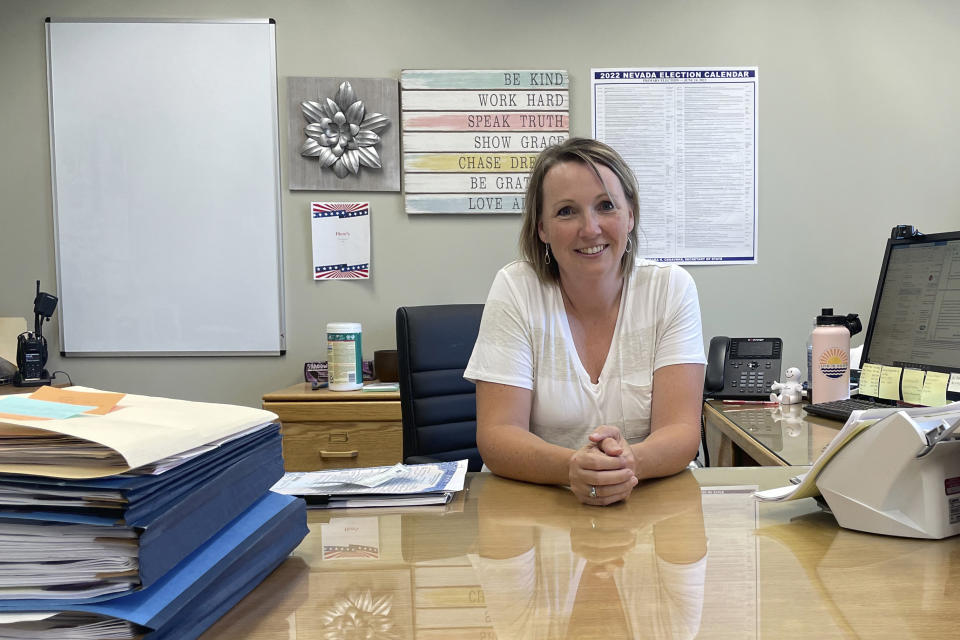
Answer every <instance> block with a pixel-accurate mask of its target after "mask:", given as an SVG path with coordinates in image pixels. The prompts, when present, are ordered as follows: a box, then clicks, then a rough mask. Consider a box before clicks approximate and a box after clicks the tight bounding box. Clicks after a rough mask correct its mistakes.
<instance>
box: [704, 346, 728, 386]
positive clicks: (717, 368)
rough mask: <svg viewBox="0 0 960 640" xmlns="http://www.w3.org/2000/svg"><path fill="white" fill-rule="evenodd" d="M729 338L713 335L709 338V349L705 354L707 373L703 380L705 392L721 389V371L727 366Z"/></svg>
mask: <svg viewBox="0 0 960 640" xmlns="http://www.w3.org/2000/svg"><path fill="white" fill-rule="evenodd" d="M729 347H730V338H728V337H727V336H714V337H712V338H710V351H709V353H708V354H707V373H706V377H705V378H704V382H703V390H704V392H705V394H708V392H710V391H720V390H721V389H723V372H724V369H726V366H727V352H728V350H729Z"/></svg>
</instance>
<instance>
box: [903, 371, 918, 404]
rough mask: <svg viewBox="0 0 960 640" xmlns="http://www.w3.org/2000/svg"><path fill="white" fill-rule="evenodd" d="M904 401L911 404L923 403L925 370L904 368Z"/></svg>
mask: <svg viewBox="0 0 960 640" xmlns="http://www.w3.org/2000/svg"><path fill="white" fill-rule="evenodd" d="M901 384H902V387H901V388H902V390H903V401H904V402H909V403H910V404H923V402H921V396H922V395H923V393H922V392H923V371H920V370H919V369H904V370H903V382H902V383H901Z"/></svg>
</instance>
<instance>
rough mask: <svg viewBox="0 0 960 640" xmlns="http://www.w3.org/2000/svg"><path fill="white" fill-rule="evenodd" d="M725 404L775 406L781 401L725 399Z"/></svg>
mask: <svg viewBox="0 0 960 640" xmlns="http://www.w3.org/2000/svg"><path fill="white" fill-rule="evenodd" d="M723 404H755V405H759V406H761V407H775V406H777V405H778V404H780V403H779V402H776V401H771V400H724V401H723Z"/></svg>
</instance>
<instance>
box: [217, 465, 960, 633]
mask: <svg viewBox="0 0 960 640" xmlns="http://www.w3.org/2000/svg"><path fill="white" fill-rule="evenodd" d="M797 471H798V470H797V469H795V468H783V467H781V468H771V467H754V468H727V469H724V468H710V469H699V470H696V471H685V472H683V473H681V474H679V475H677V476H673V477H671V478H665V479H661V480H656V481H650V482H646V483H644V484H642V485H641V486H640V487H638V489H637V490H636V491H635V493H634V495H633V497H632V498H631V499H630V500H629V501H628V502H627V503H623V504H619V505H615V506H612V507H607V508H603V507H586V506H582V505H580V504H579V503H578V502H577V501H576V499H575V498H574V497H573V495H572V494H570V493H569V492H568V491H566V490H564V489H561V488H555V487H544V486H536V485H529V484H523V483H518V482H513V481H509V480H504V479H502V478H499V477H496V476H494V475H492V474H488V473H483V474H470V475H469V476H468V490H467V491H465V492H463V493H462V494H461V496H460V497H461V499H460V500H459V501H458V502H455V503H454V504H453V505H451V506H450V507H448V508H447V509H446V510H440V509H433V508H431V507H425V508H420V509H419V510H417V509H409V508H408V509H406V510H403V511H395V512H392V513H391V512H387V511H379V512H374V511H366V510H362V511H357V510H352V511H347V510H339V511H321V510H312V511H310V512H309V522H310V534H309V535H308V536H307V538H306V539H305V540H304V541H303V543H302V544H301V545H300V547H299V548H298V549H297V550H296V551H295V552H294V553H293V555H292V556H291V557H290V558H288V559H287V560H286V561H285V562H284V564H283V565H281V566H280V568H279V569H277V570H276V571H275V572H274V573H273V574H271V575H270V576H269V577H268V578H267V579H266V581H264V582H263V583H262V584H261V585H260V586H259V587H257V588H256V589H255V590H254V592H253V593H251V594H250V595H249V596H247V597H246V598H245V599H244V600H243V601H241V602H240V603H239V604H238V605H237V606H235V607H234V608H233V609H232V610H231V611H229V612H228V613H227V614H226V615H225V616H224V617H223V618H222V619H221V620H220V621H218V622H217V623H216V624H215V625H214V626H213V627H212V628H211V629H210V630H208V631H207V632H206V634H204V635H203V636H202V637H203V639H204V640H214V639H217V640H219V639H226V638H230V639H235V638H248V639H251V640H266V639H277V640H280V639H283V640H306V639H311V640H313V639H317V638H347V639H350V638H368V639H373V640H375V639H380V638H383V639H386V638H396V639H403V638H416V639H418V640H439V639H441V638H442V639H444V640H450V639H452V640H457V639H476V640H480V639H485V640H494V639H499V640H506V639H508V638H544V639H553V638H591V637H602V638H604V639H605V640H612V639H614V638H617V639H619V638H662V637H671V638H694V637H699V638H736V639H738V640H743V639H745V638H746V639H749V638H778V639H779V638H948V637H951V638H955V637H957V621H956V603H957V597H958V596H960V537H957V538H953V539H947V540H941V541H920V540H910V539H901V538H889V537H883V536H876V535H871V534H864V533H859V532H855V531H848V530H845V529H841V528H839V527H838V526H837V524H836V522H835V520H834V519H833V517H832V516H831V515H829V514H827V513H824V512H822V511H820V509H819V508H818V507H817V506H816V504H815V503H814V501H813V500H812V499H805V500H798V501H795V502H789V503H782V504H768V503H764V504H757V503H755V502H754V500H753V498H752V496H751V494H750V490H749V489H747V487H750V488H752V487H754V486H758V487H760V488H770V487H775V486H781V485H783V484H785V483H786V482H787V478H788V477H789V476H791V475H793V474H795V473H797Z"/></svg>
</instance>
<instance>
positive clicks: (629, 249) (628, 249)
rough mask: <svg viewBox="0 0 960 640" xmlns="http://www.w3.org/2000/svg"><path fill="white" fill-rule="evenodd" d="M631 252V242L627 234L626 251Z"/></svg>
mask: <svg viewBox="0 0 960 640" xmlns="http://www.w3.org/2000/svg"><path fill="white" fill-rule="evenodd" d="M631 252H633V242H632V241H631V240H630V236H627V253H631Z"/></svg>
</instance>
